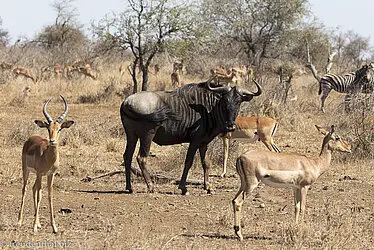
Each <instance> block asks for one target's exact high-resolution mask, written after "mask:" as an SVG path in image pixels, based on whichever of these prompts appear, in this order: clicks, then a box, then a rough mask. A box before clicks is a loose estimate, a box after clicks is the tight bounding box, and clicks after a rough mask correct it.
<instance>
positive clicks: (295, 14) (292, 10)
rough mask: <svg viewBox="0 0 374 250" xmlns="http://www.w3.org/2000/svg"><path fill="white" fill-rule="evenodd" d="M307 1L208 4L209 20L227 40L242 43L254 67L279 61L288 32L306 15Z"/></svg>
mask: <svg viewBox="0 0 374 250" xmlns="http://www.w3.org/2000/svg"><path fill="white" fill-rule="evenodd" d="M307 3H308V1H307V0H279V1H273V0H246V1H240V0H205V1H204V8H206V9H207V10H206V13H207V19H208V21H210V22H213V24H214V28H215V29H216V30H217V32H218V33H219V34H222V36H224V37H229V38H231V39H232V40H233V41H236V42H239V43H240V44H241V45H242V47H243V48H244V49H245V53H246V55H247V57H248V60H249V62H250V63H251V64H254V65H259V63H260V61H261V60H262V59H263V58H276V57H278V56H279V53H280V52H281V51H282V49H281V48H279V45H280V44H282V40H284V39H287V37H288V36H285V35H284V34H285V31H288V30H289V29H290V28H291V27H293V26H295V25H296V24H297V23H298V22H299V21H301V20H302V18H303V17H304V16H305V15H306V12H307Z"/></svg>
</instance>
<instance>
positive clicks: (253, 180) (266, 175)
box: [232, 125, 351, 240]
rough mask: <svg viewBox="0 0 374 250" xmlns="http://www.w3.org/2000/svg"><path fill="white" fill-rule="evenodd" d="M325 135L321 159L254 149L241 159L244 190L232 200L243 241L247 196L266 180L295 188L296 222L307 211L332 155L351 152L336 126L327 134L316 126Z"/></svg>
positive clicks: (236, 228) (280, 185)
mask: <svg viewBox="0 0 374 250" xmlns="http://www.w3.org/2000/svg"><path fill="white" fill-rule="evenodd" d="M316 127H317V129H318V130H319V131H320V132H321V133H322V134H323V135H325V137H324V139H323V143H322V149H321V153H320V154H319V156H316V157H308V156H304V155H299V154H287V153H275V152H269V151H260V150H250V151H247V152H246V153H244V154H243V155H241V156H240V157H238V159H237V161H236V170H237V172H238V174H239V176H240V181H241V185H240V189H239V191H238V193H237V194H236V196H235V198H234V199H233V200H232V204H233V208H234V217H235V224H234V230H235V233H236V235H237V236H238V237H239V239H240V240H243V235H242V232H241V228H240V220H241V210H242V205H243V203H244V199H245V196H246V195H247V194H251V193H252V191H253V190H254V189H255V188H256V187H257V185H258V184H259V183H260V182H261V181H262V182H263V183H265V184H266V185H268V186H271V187H276V188H281V187H285V188H286V187H292V188H293V192H294V201H295V220H296V223H297V222H298V220H299V216H300V212H301V216H303V215H304V212H305V202H306V195H307V192H308V189H309V187H310V185H311V184H313V183H314V182H315V181H316V180H317V179H318V177H319V176H321V175H322V174H323V173H324V172H325V171H326V170H328V168H329V166H330V162H331V154H332V152H333V151H334V150H337V151H342V152H351V146H350V145H349V144H347V143H346V142H345V141H344V140H342V139H341V138H340V137H339V136H338V135H337V134H335V132H334V126H331V129H330V131H326V130H324V129H322V128H320V127H318V126H317V125H316Z"/></svg>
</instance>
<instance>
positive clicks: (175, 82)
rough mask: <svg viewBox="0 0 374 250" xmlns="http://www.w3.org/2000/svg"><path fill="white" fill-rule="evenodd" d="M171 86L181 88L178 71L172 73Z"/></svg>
mask: <svg viewBox="0 0 374 250" xmlns="http://www.w3.org/2000/svg"><path fill="white" fill-rule="evenodd" d="M170 76H171V86H172V87H173V88H179V87H180V78H179V74H178V72H173V73H171V75H170Z"/></svg>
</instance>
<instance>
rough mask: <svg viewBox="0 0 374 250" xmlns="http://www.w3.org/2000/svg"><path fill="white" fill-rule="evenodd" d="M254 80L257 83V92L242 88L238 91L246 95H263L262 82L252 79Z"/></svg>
mask: <svg viewBox="0 0 374 250" xmlns="http://www.w3.org/2000/svg"><path fill="white" fill-rule="evenodd" d="M252 81H253V82H254V83H255V84H256V87H257V92H256V93H252V92H251V91H248V90H245V89H242V88H240V89H239V90H238V91H239V92H240V94H241V95H244V96H246V95H250V96H259V95H261V93H262V87H261V86H260V84H258V83H257V81H256V80H255V79H252Z"/></svg>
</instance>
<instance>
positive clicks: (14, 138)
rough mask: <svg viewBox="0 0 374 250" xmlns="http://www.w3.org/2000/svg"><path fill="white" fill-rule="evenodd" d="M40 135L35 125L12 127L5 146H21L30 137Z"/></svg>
mask: <svg viewBox="0 0 374 250" xmlns="http://www.w3.org/2000/svg"><path fill="white" fill-rule="evenodd" d="M39 133H42V132H41V130H39V129H38V126H37V125H36V124H35V123H31V122H26V123H25V124H24V125H22V126H14V127H12V129H11V130H10V132H9V134H8V138H7V139H6V144H7V145H11V146H21V145H23V144H24V142H25V141H26V140H27V139H28V138H29V137H30V136H31V135H36V134H39Z"/></svg>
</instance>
